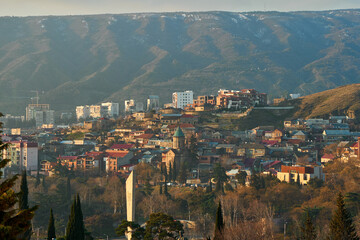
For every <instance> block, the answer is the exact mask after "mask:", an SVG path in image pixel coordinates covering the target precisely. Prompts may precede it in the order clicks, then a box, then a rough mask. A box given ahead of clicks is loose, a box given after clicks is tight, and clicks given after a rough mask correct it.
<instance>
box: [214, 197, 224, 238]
mask: <svg viewBox="0 0 360 240" xmlns="http://www.w3.org/2000/svg"><path fill="white" fill-rule="evenodd" d="M223 230H224V219H223V215H222V210H221V203H220V202H219V206H218V208H217V211H216V218H215V231H214V240H221V239H223V237H222V233H223Z"/></svg>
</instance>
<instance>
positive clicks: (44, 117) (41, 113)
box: [26, 104, 55, 127]
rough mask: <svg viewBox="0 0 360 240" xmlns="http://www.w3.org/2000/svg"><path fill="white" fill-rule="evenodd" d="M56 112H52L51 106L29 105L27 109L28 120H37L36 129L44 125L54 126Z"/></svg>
mask: <svg viewBox="0 0 360 240" xmlns="http://www.w3.org/2000/svg"><path fill="white" fill-rule="evenodd" d="M54 113H55V112H54V110H50V105H49V104H29V105H28V106H27V107H26V120H27V121H29V120H33V119H35V122H36V127H41V126H42V125H43V124H54V122H55V118H54Z"/></svg>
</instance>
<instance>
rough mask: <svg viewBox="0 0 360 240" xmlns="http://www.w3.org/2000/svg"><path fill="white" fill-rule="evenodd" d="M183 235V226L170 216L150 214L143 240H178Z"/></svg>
mask: <svg viewBox="0 0 360 240" xmlns="http://www.w3.org/2000/svg"><path fill="white" fill-rule="evenodd" d="M183 233H184V229H183V225H182V224H181V223H180V222H178V221H175V220H174V218H173V217H171V216H170V215H167V214H165V213H152V214H151V215H150V218H149V220H148V221H147V222H146V229H145V237H144V239H145V240H153V239H178V238H179V237H180V236H181V235H182V234H183Z"/></svg>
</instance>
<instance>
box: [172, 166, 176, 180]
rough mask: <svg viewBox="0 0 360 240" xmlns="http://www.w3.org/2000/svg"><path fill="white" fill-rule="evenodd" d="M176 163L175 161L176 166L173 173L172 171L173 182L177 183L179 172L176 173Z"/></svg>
mask: <svg viewBox="0 0 360 240" xmlns="http://www.w3.org/2000/svg"><path fill="white" fill-rule="evenodd" d="M176 171H177V170H176V161H174V166H173V171H172V180H173V181H174V182H175V181H176V177H177V172H176Z"/></svg>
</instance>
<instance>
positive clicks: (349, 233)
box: [328, 193, 359, 240]
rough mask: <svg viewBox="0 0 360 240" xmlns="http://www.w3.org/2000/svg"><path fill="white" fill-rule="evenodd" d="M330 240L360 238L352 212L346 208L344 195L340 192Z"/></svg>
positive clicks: (354, 239)
mask: <svg viewBox="0 0 360 240" xmlns="http://www.w3.org/2000/svg"><path fill="white" fill-rule="evenodd" d="M328 239H330V240H343V239H344V240H345V239H346V240H359V237H358V236H357V234H356V230H355V226H354V224H353V222H352V219H351V216H350V213H349V212H348V210H347V209H346V208H345V203H344V197H343V196H342V194H341V193H339V195H338V198H337V209H336V211H335V213H334V214H333V217H332V219H331V222H330V234H329V237H328Z"/></svg>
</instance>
